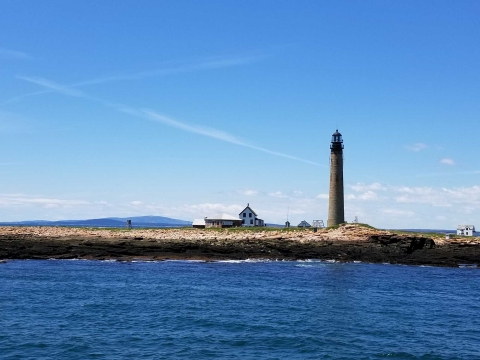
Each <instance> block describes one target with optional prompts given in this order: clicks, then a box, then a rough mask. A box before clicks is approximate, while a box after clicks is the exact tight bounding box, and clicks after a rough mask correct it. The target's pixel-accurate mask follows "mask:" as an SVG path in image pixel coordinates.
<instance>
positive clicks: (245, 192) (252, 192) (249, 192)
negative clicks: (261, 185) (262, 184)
mask: <svg viewBox="0 0 480 360" xmlns="http://www.w3.org/2000/svg"><path fill="white" fill-rule="evenodd" d="M237 193H239V194H240V195H245V196H255V195H257V194H258V191H257V190H251V189H247V190H237Z"/></svg>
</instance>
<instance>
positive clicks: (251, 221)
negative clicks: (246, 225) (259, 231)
mask: <svg viewBox="0 0 480 360" xmlns="http://www.w3.org/2000/svg"><path fill="white" fill-rule="evenodd" d="M250 215H251V214H250ZM252 224H253V220H250V225H252Z"/></svg>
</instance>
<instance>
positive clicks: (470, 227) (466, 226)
mask: <svg viewBox="0 0 480 360" xmlns="http://www.w3.org/2000/svg"><path fill="white" fill-rule="evenodd" d="M464 229H472V230H474V231H475V226H473V225H458V226H457V230H464Z"/></svg>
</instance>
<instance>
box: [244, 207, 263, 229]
mask: <svg viewBox="0 0 480 360" xmlns="http://www.w3.org/2000/svg"><path fill="white" fill-rule="evenodd" d="M238 216H239V217H240V219H241V220H242V226H265V222H264V221H263V220H262V219H259V218H258V215H257V214H256V213H255V211H253V210H252V208H251V207H250V204H247V207H246V208H245V209H243V210H242V212H241V213H240V214H238Z"/></svg>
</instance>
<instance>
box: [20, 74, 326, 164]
mask: <svg viewBox="0 0 480 360" xmlns="http://www.w3.org/2000/svg"><path fill="white" fill-rule="evenodd" d="M20 79H22V80H25V81H29V82H32V83H34V84H37V85H40V86H43V87H45V88H47V89H49V90H51V91H55V92H58V93H60V94H63V95H67V96H74V97H80V98H85V99H88V100H91V101H95V102H99V103H101V104H102V105H103V106H107V107H111V108H114V109H115V110H116V111H120V112H123V113H127V114H129V115H132V116H135V117H141V118H144V119H148V120H153V121H155V122H159V123H162V124H164V125H167V126H170V127H174V128H177V129H180V130H183V131H186V132H191V133H195V134H198V135H202V136H207V137H210V138H214V139H217V140H220V141H224V142H228V143H231V144H235V145H239V146H243V147H246V148H250V149H253V150H257V151H261V152H264V153H267V154H270V155H274V156H279V157H283V158H287V159H290V160H295V161H300V162H303V163H307V164H310V165H315V166H323V165H321V164H319V163H316V162H314V161H310V160H306V159H302V158H299V157H296V156H293V155H288V154H284V153H281V152H278V151H273V150H269V149H266V148H263V147H261V146H256V145H252V144H249V143H247V142H245V141H243V140H240V139H238V138H237V137H235V136H234V135H232V134H229V133H227V132H224V131H222V130H218V129H213V128H209V127H204V126H200V125H190V124H186V123H183V122H180V121H178V120H175V119H172V118H170V117H167V116H164V115H161V114H159V113H157V112H155V111H153V110H148V109H136V108H132V107H129V106H126V105H123V104H115V103H112V102H109V101H105V100H102V99H100V98H97V97H93V96H89V95H87V94H86V93H85V92H83V91H80V90H77V89H71V88H69V87H68V86H64V85H60V84H58V83H56V82H53V81H51V80H47V79H43V78H39V77H20Z"/></svg>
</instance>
